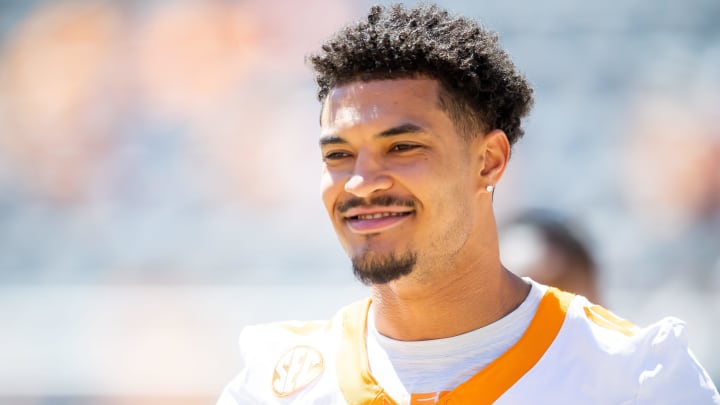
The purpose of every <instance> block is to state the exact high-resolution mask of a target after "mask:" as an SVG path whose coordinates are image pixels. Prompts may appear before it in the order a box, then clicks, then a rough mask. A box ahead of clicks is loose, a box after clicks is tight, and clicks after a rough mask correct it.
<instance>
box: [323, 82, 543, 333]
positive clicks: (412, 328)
mask: <svg viewBox="0 0 720 405" xmlns="http://www.w3.org/2000/svg"><path fill="white" fill-rule="evenodd" d="M438 90H439V84H438V82H437V81H436V80H433V79H428V78H417V79H397V80H379V81H370V82H359V81H358V82H351V83H348V84H345V85H342V86H339V87H336V88H334V89H333V90H332V91H331V92H330V93H329V94H328V96H327V98H326V99H325V101H324V103H323V110H322V115H321V119H320V126H321V136H320V146H321V151H322V156H323V170H322V198H323V202H324V204H325V207H326V209H327V212H328V215H329V216H330V219H331V221H332V224H333V227H334V228H335V231H336V233H337V235H338V239H339V240H340V242H341V244H342V246H343V248H344V249H345V251H346V252H347V254H348V255H349V256H350V257H351V258H361V259H373V258H382V257H384V256H388V255H393V254H394V255H396V256H397V255H403V254H405V253H407V252H414V253H415V254H416V255H417V263H416V265H415V267H414V269H413V271H412V272H411V273H410V274H409V275H407V276H403V277H401V278H399V279H397V280H393V281H390V282H388V283H386V284H373V285H372V286H371V289H372V297H373V308H374V311H375V313H374V315H375V319H376V327H377V329H378V331H379V332H380V333H382V334H384V335H386V336H388V337H391V338H394V339H398V340H427V339H438V338H444V337H450V336H455V335H459V334H462V333H465V332H468V331H471V330H474V329H477V328H479V327H482V326H485V325H488V324H490V323H492V322H494V321H496V320H498V319H500V318H501V317H503V316H505V315H507V314H508V313H510V312H511V311H512V310H513V309H515V308H517V306H518V305H520V303H521V302H522V301H523V299H524V298H525V297H526V296H527V294H528V292H529V290H530V286H529V285H528V284H527V283H525V282H524V281H523V280H522V279H520V278H518V277H517V276H515V275H513V274H512V273H511V272H509V271H507V270H506V269H505V268H503V266H502V264H501V263H500V256H499V248H498V237H497V228H496V224H495V217H494V212H493V208H492V193H491V192H488V191H487V190H486V186H487V185H496V184H497V183H498V181H499V180H500V179H501V177H502V175H503V172H504V170H505V167H506V164H507V161H508V158H509V155H510V145H509V143H508V141H507V137H506V136H505V134H504V133H503V132H502V131H500V130H497V129H495V130H490V131H487V132H486V133H479V134H476V136H472V137H470V138H468V137H463V136H461V135H460V134H458V133H457V131H456V129H455V125H454V124H453V122H452V121H451V119H450V118H449V117H448V115H447V114H446V112H445V111H443V110H442V109H441V108H440V107H439V103H438ZM377 196H391V197H395V198H398V199H401V200H404V201H411V202H412V206H410V207H409V206H406V205H391V206H385V205H382V206H379V205H362V206H360V207H356V208H353V209H352V210H350V211H347V212H340V210H339V207H341V206H342V204H343V203H345V202H346V201H348V200H349V199H353V198H359V199H362V201H365V202H368V201H370V199H372V198H374V197H377ZM391 213H392V216H384V217H381V218H372V217H370V216H366V217H364V218H365V219H362V220H360V219H353V217H354V216H357V215H374V216H379V215H388V214H391Z"/></svg>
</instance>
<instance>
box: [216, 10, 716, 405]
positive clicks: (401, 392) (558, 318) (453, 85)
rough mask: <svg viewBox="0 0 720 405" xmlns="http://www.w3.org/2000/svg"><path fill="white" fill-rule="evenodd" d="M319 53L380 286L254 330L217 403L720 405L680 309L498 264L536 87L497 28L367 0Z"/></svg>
mask: <svg viewBox="0 0 720 405" xmlns="http://www.w3.org/2000/svg"><path fill="white" fill-rule="evenodd" d="M310 61H311V63H312V65H313V67H314V68H315V71H316V73H317V82H318V85H319V92H318V95H319V99H320V101H321V118H320V126H321V133H320V139H319V144H320V149H321V154H322V161H323V169H322V198H323V202H324V204H325V207H326V209H327V212H328V215H329V217H330V220H331V221H332V224H333V226H334V228H335V231H336V233H337V235H338V238H339V240H340V242H341V244H342V246H343V248H344V249H345V251H346V252H347V254H348V256H349V257H350V259H351V261H352V267H353V271H354V273H355V275H356V276H357V278H358V279H359V280H361V281H362V282H363V283H366V284H368V285H370V286H371V290H372V293H371V297H370V298H368V299H367V300H364V301H362V302H358V303H354V304H351V305H349V306H348V307H346V308H343V309H341V310H340V311H339V312H338V314H337V316H336V317H335V318H333V319H332V320H329V321H326V322H307V323H297V322H292V323H290V322H289V323H277V324H271V325H260V326H253V327H248V328H246V329H245V330H244V331H243V332H242V334H241V338H240V344H241V349H242V353H243V357H244V361H245V369H244V370H243V371H242V372H241V374H240V375H239V376H238V377H237V378H236V379H235V380H233V381H232V382H231V383H230V384H229V385H228V387H227V388H226V390H225V391H224V393H223V395H222V397H221V398H220V401H219V404H222V405H226V404H266V403H268V404H432V403H442V404H449V403H454V404H486V403H500V404H518V403H552V404H577V403H609V404H619V403H633V404H636V403H648V404H650V403H652V404H659V403H678V404H680V403H693V404H702V403H720V397H718V394H717V391H716V389H715V388H714V386H713V384H712V382H711V380H710V379H709V378H708V376H707V374H706V373H705V371H704V370H703V369H702V367H701V366H700V365H699V364H698V363H697V362H696V361H695V359H694V357H693V356H692V354H691V352H690V351H689V349H688V348H687V344H686V340H687V337H686V334H685V331H684V324H683V323H682V322H681V321H679V320H677V319H672V318H666V319H663V320H661V321H660V322H658V323H656V324H653V325H651V326H649V327H646V328H639V327H637V326H635V325H633V324H632V323H630V322H628V321H626V320H624V319H621V318H619V317H617V316H615V315H614V314H612V313H611V312H609V311H607V310H605V309H604V308H602V307H600V306H598V305H595V304H593V303H591V302H589V301H588V300H587V299H586V298H584V297H581V296H575V295H572V294H570V293H566V292H562V291H560V290H557V289H555V288H552V287H549V286H545V285H542V284H539V283H536V282H534V281H533V280H531V279H529V278H519V277H517V276H515V275H514V274H513V273H511V272H510V271H508V270H507V269H505V268H504V267H503V265H502V263H501V262H500V255H499V248H498V235H497V229H496V225H495V217H494V213H493V205H492V201H493V198H492V196H493V191H494V188H495V186H496V185H497V184H499V182H500V180H501V178H502V176H503V173H504V171H505V168H506V165H507V163H508V159H509V157H510V149H511V145H512V144H514V143H515V142H516V141H517V140H518V138H520V137H521V136H522V135H523V131H522V129H521V126H520V123H521V119H522V118H523V117H524V116H525V115H526V114H527V113H528V112H529V110H530V107H531V105H532V90H531V88H530V86H529V85H528V83H527V81H526V80H525V79H524V77H523V76H522V75H521V74H520V73H518V71H517V70H516V68H515V67H514V65H513V63H512V62H511V60H510V58H509V56H508V55H507V53H506V52H504V51H503V50H502V49H501V48H499V46H498V43H497V37H496V35H495V34H494V33H492V32H490V31H487V30H486V29H484V28H482V27H480V26H479V25H478V24H477V23H476V22H475V21H472V20H470V19H466V18H463V17H455V16H452V15H450V14H448V13H447V12H445V11H443V10H440V9H438V8H437V7H434V6H419V7H415V8H410V9H406V8H404V7H402V6H393V7H390V8H387V9H386V8H382V7H373V8H372V9H371V11H370V13H369V15H368V18H367V20H366V21H362V22H359V23H356V24H354V25H350V26H348V27H346V28H345V29H343V30H341V31H340V32H338V33H337V34H336V35H335V36H333V37H332V38H330V39H329V40H328V41H327V42H326V43H325V44H324V45H323V47H322V50H321V51H320V52H319V53H317V54H315V55H314V56H312V57H311V58H310Z"/></svg>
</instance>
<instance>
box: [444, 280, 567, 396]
mask: <svg viewBox="0 0 720 405" xmlns="http://www.w3.org/2000/svg"><path fill="white" fill-rule="evenodd" d="M574 297H575V295H574V294H571V293H567V292H564V291H560V290H558V289H556V288H552V287H549V288H548V290H547V291H546V292H545V295H544V296H543V298H542V300H541V301H540V304H539V306H538V309H537V312H536V313H535V316H534V317H533V319H532V321H531V322H530V325H529V326H528V328H527V330H526V331H525V333H524V334H523V335H522V337H520V340H518V341H517V343H515V345H513V346H512V347H511V348H510V349H508V351H506V352H505V353H503V354H502V355H501V356H500V357H498V358H497V359H495V361H493V362H492V363H490V364H488V366H487V367H485V368H484V369H482V370H481V371H480V372H479V373H477V374H475V375H474V376H473V377H472V378H470V379H469V380H468V381H466V382H464V383H462V384H460V385H459V386H458V387H457V388H455V389H454V390H453V391H452V392H450V394H448V395H446V396H445V397H443V398H442V399H441V400H440V401H439V402H438V404H446V403H462V404H470V403H472V404H491V403H493V402H495V401H496V400H497V399H498V398H500V396H502V394H504V393H505V391H507V390H508V389H509V388H510V387H512V386H513V384H515V383H516V382H517V381H518V380H519V379H520V378H522V376H523V375H525V373H527V372H528V371H530V369H531V368H533V366H535V364H536V363H537V362H538V361H539V360H540V358H541V357H542V356H543V354H545V351H546V350H547V349H548V347H550V345H551V344H552V342H553V340H555V337H556V336H557V334H558V332H559V331H560V328H561V327H562V324H563V322H564V321H565V315H566V313H567V309H568V307H569V306H570V301H572V299H573V298H574Z"/></svg>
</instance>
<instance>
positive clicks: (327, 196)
mask: <svg viewBox="0 0 720 405" xmlns="http://www.w3.org/2000/svg"><path fill="white" fill-rule="evenodd" d="M343 184H344V183H343V182H342V179H341V178H340V176H339V175H337V174H334V173H331V172H329V171H328V170H327V169H323V171H322V175H321V176H320V193H321V196H322V201H323V204H324V205H325V209H326V210H327V211H328V213H329V214H330V215H331V216H332V212H333V207H334V205H335V202H336V201H337V199H338V196H339V193H340V191H342V189H343Z"/></svg>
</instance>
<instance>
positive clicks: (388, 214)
mask: <svg viewBox="0 0 720 405" xmlns="http://www.w3.org/2000/svg"><path fill="white" fill-rule="evenodd" d="M402 215H405V213H404V212H378V213H377V214H365V215H358V216H357V219H378V218H385V217H399V216H402Z"/></svg>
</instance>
